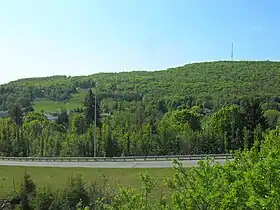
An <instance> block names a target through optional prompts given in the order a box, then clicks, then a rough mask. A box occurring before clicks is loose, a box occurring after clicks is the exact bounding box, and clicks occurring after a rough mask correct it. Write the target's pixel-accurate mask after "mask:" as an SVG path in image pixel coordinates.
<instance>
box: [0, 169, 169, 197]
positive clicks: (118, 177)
mask: <svg viewBox="0 0 280 210" xmlns="http://www.w3.org/2000/svg"><path fill="white" fill-rule="evenodd" d="M145 170H147V171H148V173H149V175H150V176H151V177H152V178H153V179H155V180H156V181H157V185H156V188H155V190H154V192H153V197H157V198H159V197H160V196H161V193H162V192H166V190H167V187H166V185H165V182H164V179H165V178H168V177H172V175H173V173H174V170H173V169H171V168H163V169H94V168H51V167H50V168H47V167H46V168H45V167H44V168H43V167H14V166H0V197H1V198H3V197H5V196H8V194H9V192H12V191H13V190H15V189H17V188H18V186H19V184H20V183H21V182H22V180H23V176H24V173H25V171H26V172H27V173H28V174H30V175H31V177H32V179H33V181H34V182H35V184H36V185H37V186H38V187H39V186H42V185H46V186H49V187H50V188H51V189H54V190H55V189H58V188H63V187H64V186H65V184H66V182H67V178H68V177H69V176H71V175H73V174H80V175H82V177H83V179H84V180H85V181H87V182H88V183H92V182H94V181H96V182H97V183H100V184H103V183H104V178H103V177H104V176H105V177H106V179H107V180H108V184H109V186H110V187H115V186H117V185H118V184H121V185H125V186H132V187H135V188H139V187H140V186H141V182H140V177H139V173H140V172H144V171H145Z"/></svg>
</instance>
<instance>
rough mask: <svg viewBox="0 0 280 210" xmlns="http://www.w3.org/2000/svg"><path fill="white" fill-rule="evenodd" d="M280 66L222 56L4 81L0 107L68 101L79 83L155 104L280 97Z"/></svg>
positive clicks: (118, 98) (115, 97)
mask: <svg viewBox="0 0 280 210" xmlns="http://www.w3.org/2000/svg"><path fill="white" fill-rule="evenodd" d="M279 69H280V63H279V62H270V61H261V62H256V61H240V62H229V61H220V62H206V63H194V64H188V65H185V66H182V67H177V68H172V69H168V70H165V71H155V72H144V71H143V72H122V73H100V74H94V75H89V76H79V77H66V76H52V77H45V78H30V79H22V80H18V81H14V82H11V83H8V84H5V85H1V86H0V110H8V109H10V107H11V106H12V105H13V104H14V103H15V102H16V103H18V104H20V105H21V106H23V107H25V106H29V105H28V104H26V102H25V101H24V100H23V99H25V100H26V101H29V103H30V104H32V102H33V101H34V100H35V99H40V98H49V99H52V100H56V101H68V100H69V98H71V97H72V95H73V94H75V93H76V91H77V88H83V89H87V88H97V89H98V92H99V93H101V95H102V96H101V97H102V99H112V101H128V102H129V101H144V103H151V102H152V101H158V100H160V99H164V100H166V101H172V102H173V103H179V102H180V101H182V100H184V98H185V96H192V97H195V98H196V101H197V102H198V103H199V104H203V105H204V106H205V107H207V108H210V109H213V108H216V107H217V108H220V107H222V106H224V105H225V104H228V105H230V104H237V103H240V101H241V100H242V98H243V97H244V96H251V97H255V98H261V100H262V101H270V100H274V101H278V102H279V101H280V100H279V97H277V95H278V93H279V91H280V85H279V82H278V79H279V76H280V71H279ZM19 98H23V99H22V100H19ZM110 111H111V112H113V111H114V110H110Z"/></svg>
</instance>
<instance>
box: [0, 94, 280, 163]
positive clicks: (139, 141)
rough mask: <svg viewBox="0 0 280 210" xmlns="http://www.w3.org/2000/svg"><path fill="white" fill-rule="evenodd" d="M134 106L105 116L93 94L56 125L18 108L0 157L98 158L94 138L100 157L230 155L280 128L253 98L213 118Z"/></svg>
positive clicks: (199, 111)
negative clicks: (95, 153) (95, 154)
mask: <svg viewBox="0 0 280 210" xmlns="http://www.w3.org/2000/svg"><path fill="white" fill-rule="evenodd" d="M118 105H120V104H118ZM129 105H131V106H129V107H126V106H125V104H123V106H120V107H116V108H117V109H118V112H114V113H112V114H107V115H104V113H102V108H101V107H102V104H101V102H100V100H96V104H95V95H94V93H93V92H92V91H91V90H89V92H88V94H87V95H86V97H85V99H84V106H83V107H81V108H80V109H79V110H76V112H70V113H69V114H68V112H67V111H66V110H62V111H61V113H59V114H58V119H57V120H56V121H50V120H48V119H47V117H46V116H45V115H44V114H42V113H36V112H28V113H27V114H26V115H25V116H23V112H22V109H21V108H20V107H19V106H18V105H16V106H14V107H13V109H11V118H6V119H1V120H0V154H1V155H2V156H93V155H94V153H93V152H94V133H96V141H97V144H96V146H97V148H96V151H97V155H98V156H110V157H111V156H131V155H133V156H139V155H172V154H173V155H177V154H209V153H228V152H230V151H232V150H238V149H242V150H243V149H246V148H251V147H252V145H253V144H254V140H255V139H258V141H262V139H263V133H264V132H265V131H266V130H269V129H274V128H276V126H277V125H279V122H280V120H279V112H278V111H277V110H271V109H270V110H268V111H266V112H265V113H264V112H263V109H262V107H261V104H260V102H259V101H258V100H256V99H252V98H248V99H246V100H244V103H242V105H239V106H237V105H234V104H233V105H230V106H224V107H222V108H220V109H218V110H217V111H215V112H213V113H207V112H205V108H203V106H202V105H201V106H197V105H193V104H192V103H190V104H189V106H187V105H185V106H180V107H177V108H175V109H170V108H168V105H167V104H166V103H165V101H163V100H161V101H158V103H154V104H144V103H143V102H138V103H134V105H133V104H132V103H129ZM95 106H96V116H95ZM95 120H96V125H97V127H96V132H95V131H94V129H95V127H94V124H95V123H94V122H95Z"/></svg>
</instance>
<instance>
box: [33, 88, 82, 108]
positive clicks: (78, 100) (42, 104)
mask: <svg viewBox="0 0 280 210" xmlns="http://www.w3.org/2000/svg"><path fill="white" fill-rule="evenodd" d="M86 93H87V90H84V89H80V91H79V93H75V94H73V95H72V97H71V98H70V99H69V100H68V101H67V102H59V101H55V100H51V99H49V98H39V99H36V100H35V101H34V104H33V107H34V109H35V111H36V112H41V110H44V112H58V111H60V109H61V108H66V109H67V110H71V109H74V108H77V107H80V106H81V105H82V103H83V101H84V98H85V96H86Z"/></svg>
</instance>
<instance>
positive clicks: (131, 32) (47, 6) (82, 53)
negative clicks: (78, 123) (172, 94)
mask: <svg viewBox="0 0 280 210" xmlns="http://www.w3.org/2000/svg"><path fill="white" fill-rule="evenodd" d="M279 11H280V1H279V0H173V1H172V0H24V1H23V0H1V1H0V72H1V76H0V83H5V82H9V81H11V80H15V79H19V78H25V77H35V76H36V77H37V76H50V75H54V74H55V75H62V74H63V75H88V74H93V73H96V72H118V71H131V70H158V69H166V68H168V67H174V66H179V65H183V64H186V63H190V62H197V61H212V60H224V59H229V58H230V53H231V42H232V41H234V43H235V44H234V58H235V59H236V60H279V58H280V41H279V37H280V27H279V26H280V23H279V19H280V12H279Z"/></svg>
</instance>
